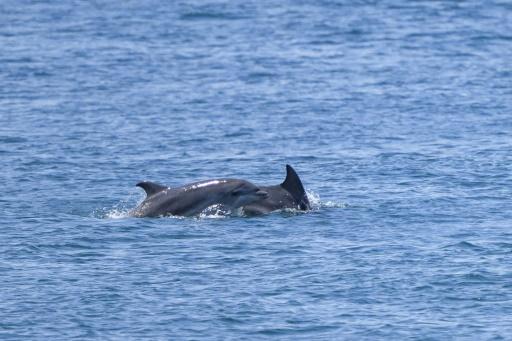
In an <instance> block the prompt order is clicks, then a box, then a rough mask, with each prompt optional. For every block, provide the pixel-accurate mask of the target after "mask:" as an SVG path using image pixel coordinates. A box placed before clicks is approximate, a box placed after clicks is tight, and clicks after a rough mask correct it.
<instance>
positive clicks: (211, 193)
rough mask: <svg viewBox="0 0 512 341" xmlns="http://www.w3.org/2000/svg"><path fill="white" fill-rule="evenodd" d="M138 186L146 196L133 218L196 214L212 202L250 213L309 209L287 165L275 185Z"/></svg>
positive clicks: (225, 182)
mask: <svg viewBox="0 0 512 341" xmlns="http://www.w3.org/2000/svg"><path fill="white" fill-rule="evenodd" d="M137 186H138V187H141V188H142V189H143V190H144V191H145V192H146V198H145V199H144V201H142V203H140V205H138V206H137V207H136V208H135V209H134V210H132V212H131V215H132V216H134V217H158V216H166V215H175V216H195V215H198V214H200V213H201V212H203V211H204V210H206V209H207V208H209V207H211V206H214V205H216V206H220V207H222V209H225V210H230V211H233V210H235V209H238V208H242V210H243V213H244V214H246V215H251V216H253V215H259V214H265V213H269V212H272V211H276V210H280V209H285V208H293V209H297V210H309V209H310V208H311V206H310V204H309V201H308V197H307V195H306V192H305V191H304V187H303V186H302V182H301V181H300V178H299V176H298V175H297V173H296V172H295V170H294V169H293V168H292V167H291V166H289V165H286V179H285V180H284V182H283V183H282V184H280V185H276V186H256V185H254V184H252V183H251V182H249V181H246V180H240V179H213V180H205V181H199V182H194V183H191V184H187V185H184V186H181V187H176V188H171V187H167V186H163V185H160V184H157V183H154V182H149V181H143V182H139V183H138V184H137Z"/></svg>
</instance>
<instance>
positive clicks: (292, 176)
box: [281, 165, 310, 210]
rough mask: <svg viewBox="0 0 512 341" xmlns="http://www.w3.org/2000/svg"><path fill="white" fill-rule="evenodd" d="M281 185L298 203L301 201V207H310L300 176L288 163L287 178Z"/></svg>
mask: <svg viewBox="0 0 512 341" xmlns="http://www.w3.org/2000/svg"><path fill="white" fill-rule="evenodd" d="M281 187H282V188H284V189H285V190H287V191H288V192H289V193H290V194H291V195H292V196H293V199H295V201H296V202H297V203H299V206H300V209H302V210H306V209H309V208H310V204H309V200H308V196H307V195H306V191H305V190H304V186H302V181H300V178H299V176H298V175H297V173H296V172H295V170H294V169H293V168H292V166H290V165H286V179H284V181H283V183H282V184H281Z"/></svg>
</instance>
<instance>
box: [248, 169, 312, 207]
mask: <svg viewBox="0 0 512 341" xmlns="http://www.w3.org/2000/svg"><path fill="white" fill-rule="evenodd" d="M259 188H260V189H261V190H262V191H265V192H267V193H268V195H267V196H266V197H265V198H262V199H261V200H259V201H256V202H253V203H250V204H247V205H244V206H243V207H242V209H243V212H244V214H246V215H259V214H265V213H269V212H272V211H276V210H282V209H285V208H292V209H296V210H301V211H306V210H309V209H311V204H310V203H309V200H308V196H307V195H306V191H305V190H304V186H302V182H301V181H300V178H299V176H298V175H297V173H296V172H295V170H294V169H293V168H292V167H291V166H290V165H286V179H284V181H283V183H282V184H280V185H276V186H260V187H259Z"/></svg>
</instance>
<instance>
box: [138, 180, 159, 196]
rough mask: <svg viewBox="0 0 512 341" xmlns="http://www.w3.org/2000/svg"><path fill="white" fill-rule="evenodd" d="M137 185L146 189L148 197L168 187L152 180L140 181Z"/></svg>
mask: <svg viewBox="0 0 512 341" xmlns="http://www.w3.org/2000/svg"><path fill="white" fill-rule="evenodd" d="M136 186H138V187H140V188H142V189H143V190H144V191H146V195H147V196H148V197H150V196H152V195H153V194H155V193H158V192H161V191H163V190H164V189H167V187H166V186H162V185H159V184H157V183H154V182H151V181H142V182H139V183H138V184H137V185H136Z"/></svg>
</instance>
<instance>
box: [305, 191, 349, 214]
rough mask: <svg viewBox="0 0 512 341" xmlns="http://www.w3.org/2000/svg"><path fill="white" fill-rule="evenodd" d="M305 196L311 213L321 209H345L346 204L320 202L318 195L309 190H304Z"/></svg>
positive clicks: (330, 201)
mask: <svg viewBox="0 0 512 341" xmlns="http://www.w3.org/2000/svg"><path fill="white" fill-rule="evenodd" d="M306 195H307V196H308V199H309V203H310V204H311V210H312V211H318V210H320V209H322V208H347V207H348V204H347V203H344V202H339V201H332V200H328V201H322V200H321V199H320V195H319V194H318V193H316V192H313V191H312V190H310V189H307V190H306Z"/></svg>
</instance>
